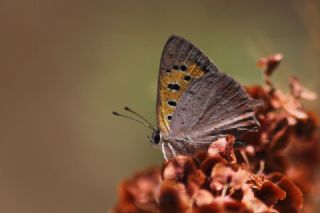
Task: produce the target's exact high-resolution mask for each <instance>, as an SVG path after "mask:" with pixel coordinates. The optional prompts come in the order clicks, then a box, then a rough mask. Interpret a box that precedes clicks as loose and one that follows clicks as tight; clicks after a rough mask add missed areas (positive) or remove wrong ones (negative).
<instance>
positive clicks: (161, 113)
mask: <svg viewBox="0 0 320 213" xmlns="http://www.w3.org/2000/svg"><path fill="white" fill-rule="evenodd" d="M261 104H262V103H261V101H260V100H255V99H252V98H251V97H249V95H248V94H247V93H246V91H245V90H244V88H243V87H242V86H241V85H240V84H239V83H237V82H236V81H235V80H234V79H232V78H231V77H229V76H228V75H226V74H224V73H222V72H220V71H219V69H218V68H217V66H216V65H215V64H214V63H213V62H212V61H211V60H210V59H209V58H208V57H207V56H206V55H205V54H204V53H203V52H202V51H201V50H200V49H199V48H197V47H196V46H195V45H193V44H192V43H191V42H189V41H187V40H186V39H184V38H182V37H179V36H176V35H172V36H171V37H169V39H168V40H167V42H166V44H165V46H164V49H163V52H162V57H161V61H160V70H159V75H158V91H157V110H156V111H157V115H156V117H157V126H158V130H156V131H154V132H153V134H152V137H151V142H152V143H153V144H154V145H156V146H157V147H159V148H160V149H161V150H162V152H163V155H164V158H165V159H169V158H172V157H174V156H176V155H178V154H181V155H190V154H192V153H194V152H196V151H198V150H200V149H207V148H208V146H209V145H210V144H211V143H212V142H213V141H215V140H216V139H217V138H219V137H223V136H226V135H228V134H232V135H234V136H239V135H241V133H244V132H245V131H257V130H258V128H259V126H260V124H259V122H258V121H257V119H256V118H255V114H254V109H255V108H256V107H258V106H261Z"/></svg>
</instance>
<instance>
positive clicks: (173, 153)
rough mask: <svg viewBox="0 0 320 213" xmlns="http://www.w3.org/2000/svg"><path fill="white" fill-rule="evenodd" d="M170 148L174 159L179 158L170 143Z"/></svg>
mask: <svg viewBox="0 0 320 213" xmlns="http://www.w3.org/2000/svg"><path fill="white" fill-rule="evenodd" d="M168 147H169V149H170V150H171V152H172V155H173V156H174V157H175V156H177V153H176V151H175V150H174V148H173V147H172V145H171V144H170V143H168Z"/></svg>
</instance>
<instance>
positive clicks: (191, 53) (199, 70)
mask: <svg viewBox="0 0 320 213" xmlns="http://www.w3.org/2000/svg"><path fill="white" fill-rule="evenodd" d="M216 70H217V68H216V66H215V65H214V64H212V63H211V62H210V60H209V59H208V57H206V56H205V55H204V54H203V53H202V52H201V51H200V50H199V49H198V48H197V47H195V46H194V45H192V44H191V43H190V42H188V41H187V40H185V39H183V38H181V37H178V36H171V37H170V38H169V39H168V41H167V43H166V44H165V47H164V50H163V53H162V57H161V62H160V71H159V79H158V100H157V123H158V127H159V129H160V131H161V133H162V134H163V135H168V134H169V132H170V123H171V120H172V119H173V113H174V111H175V108H176V107H177V105H178V104H179V102H180V99H181V97H182V95H183V94H184V92H185V91H186V90H187V88H188V86H189V84H190V83H191V82H192V81H193V80H194V79H197V78H200V77H201V76H203V75H204V74H205V73H207V72H209V71H211V72H216Z"/></svg>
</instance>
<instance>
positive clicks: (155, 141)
mask: <svg viewBox="0 0 320 213" xmlns="http://www.w3.org/2000/svg"><path fill="white" fill-rule="evenodd" d="M161 140H162V137H161V134H160V131H159V130H156V131H153V133H152V136H151V139H150V142H151V144H152V145H154V146H159V145H160V143H161Z"/></svg>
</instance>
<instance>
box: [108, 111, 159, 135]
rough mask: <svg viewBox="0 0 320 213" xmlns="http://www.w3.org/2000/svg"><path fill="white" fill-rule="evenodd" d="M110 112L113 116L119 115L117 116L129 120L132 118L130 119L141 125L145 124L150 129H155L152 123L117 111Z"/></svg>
mask: <svg viewBox="0 0 320 213" xmlns="http://www.w3.org/2000/svg"><path fill="white" fill-rule="evenodd" d="M112 114H113V115H115V116H119V117H123V118H126V119H129V120H132V121H136V122H138V123H139V124H142V125H143V126H146V127H148V128H150V129H151V130H153V131H155V128H154V127H153V126H152V125H150V124H149V123H145V122H142V121H140V120H138V119H135V118H132V117H130V116H127V115H124V114H120V113H118V112H112Z"/></svg>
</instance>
